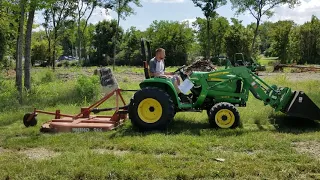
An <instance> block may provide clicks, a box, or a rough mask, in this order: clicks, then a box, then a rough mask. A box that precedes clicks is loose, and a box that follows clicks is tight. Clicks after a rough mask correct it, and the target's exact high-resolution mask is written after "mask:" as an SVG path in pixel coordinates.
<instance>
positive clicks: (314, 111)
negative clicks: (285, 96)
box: [284, 91, 320, 120]
mask: <svg viewBox="0 0 320 180" xmlns="http://www.w3.org/2000/svg"><path fill="white" fill-rule="evenodd" d="M284 113H286V114H287V115H289V116H295V117H300V118H306V119H310V120H320V109H319V107H318V106H317V105H316V104H315V103H314V102H313V101H312V100H311V99H310V98H309V97H308V96H307V95H306V94H305V93H304V92H303V91H294V93H293V95H292V99H291V101H289V103H288V104H287V106H286V108H285V110H284Z"/></svg>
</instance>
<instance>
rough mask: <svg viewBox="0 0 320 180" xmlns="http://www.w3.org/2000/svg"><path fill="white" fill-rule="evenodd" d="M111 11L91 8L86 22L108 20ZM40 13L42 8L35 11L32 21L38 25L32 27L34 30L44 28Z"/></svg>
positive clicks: (110, 17) (86, 15)
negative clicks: (91, 10)
mask: <svg viewBox="0 0 320 180" xmlns="http://www.w3.org/2000/svg"><path fill="white" fill-rule="evenodd" d="M111 12H112V11H111V10H109V9H108V10H106V9H104V8H101V7H97V8H95V9H94V10H93V12H92V14H91V16H90V18H89V21H88V22H89V23H92V24H97V23H98V22H100V21H103V20H107V21H110V20H111V19H112V16H111V15H110V14H111ZM42 13H43V10H42V11H37V12H36V14H35V17H34V23H35V24H38V25H40V26H39V27H37V28H34V29H33V31H34V32H37V31H40V30H44V27H43V26H42V25H41V24H42V23H44V17H43V15H42ZM89 14H90V12H89V11H87V12H86V14H85V17H84V18H87V17H88V16H89Z"/></svg>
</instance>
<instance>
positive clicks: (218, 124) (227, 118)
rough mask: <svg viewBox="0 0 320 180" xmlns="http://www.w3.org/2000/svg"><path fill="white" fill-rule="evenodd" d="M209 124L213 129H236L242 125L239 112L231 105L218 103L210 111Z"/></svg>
mask: <svg viewBox="0 0 320 180" xmlns="http://www.w3.org/2000/svg"><path fill="white" fill-rule="evenodd" d="M209 123H210V126H211V127H213V128H222V129H228V128H230V129H234V128H236V127H238V126H239V125H240V114H239V111H238V110H237V109H236V107H235V106H234V105H232V104H230V103H227V102H221V103H217V104H215V105H214V106H212V108H211V110H210V113H209Z"/></svg>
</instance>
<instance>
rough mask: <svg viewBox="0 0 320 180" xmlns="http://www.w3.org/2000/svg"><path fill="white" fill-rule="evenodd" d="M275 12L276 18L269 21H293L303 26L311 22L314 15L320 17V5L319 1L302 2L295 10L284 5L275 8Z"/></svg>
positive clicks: (305, 0)
mask: <svg viewBox="0 0 320 180" xmlns="http://www.w3.org/2000/svg"><path fill="white" fill-rule="evenodd" d="M274 12H275V13H274V16H272V17H271V18H270V19H268V20H269V21H272V22H276V21H279V20H293V21H294V22H295V23H297V24H303V23H305V22H306V21H310V20H311V16H312V15H315V16H317V17H320V3H319V0H302V1H301V4H300V5H299V6H296V7H295V8H293V9H290V8H289V7H288V5H283V6H280V7H277V8H275V11H274ZM264 20H267V18H264Z"/></svg>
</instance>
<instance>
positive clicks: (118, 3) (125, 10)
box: [110, 0, 142, 70]
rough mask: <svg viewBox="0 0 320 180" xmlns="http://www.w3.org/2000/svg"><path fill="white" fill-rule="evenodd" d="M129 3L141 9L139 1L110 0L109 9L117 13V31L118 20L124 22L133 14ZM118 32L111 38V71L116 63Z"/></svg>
mask: <svg viewBox="0 0 320 180" xmlns="http://www.w3.org/2000/svg"><path fill="white" fill-rule="evenodd" d="M130 3H133V4H134V5H136V6H138V7H142V5H141V4H140V0H111V1H110V7H112V8H113V10H114V11H115V12H116V13H117V28H116V30H118V29H119V25H120V19H123V20H125V19H126V17H128V16H130V15H132V14H135V12H134V9H133V8H132V7H131V6H130ZM119 39H121V38H119V37H118V32H117V31H116V33H115V36H114V38H113V43H114V49H113V57H112V58H113V70H114V66H115V62H116V58H115V57H116V52H117V44H118V41H119Z"/></svg>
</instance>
